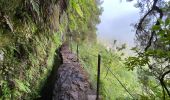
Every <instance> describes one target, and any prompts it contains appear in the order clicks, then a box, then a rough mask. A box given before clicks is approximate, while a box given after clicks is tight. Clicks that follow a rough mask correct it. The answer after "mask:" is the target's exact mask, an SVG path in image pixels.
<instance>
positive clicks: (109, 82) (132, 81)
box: [73, 44, 140, 100]
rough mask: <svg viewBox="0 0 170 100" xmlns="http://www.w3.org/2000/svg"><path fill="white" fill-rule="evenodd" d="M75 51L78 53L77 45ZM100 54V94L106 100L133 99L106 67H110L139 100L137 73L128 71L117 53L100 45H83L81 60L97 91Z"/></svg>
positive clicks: (80, 46)
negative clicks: (99, 55) (99, 56)
mask: <svg viewBox="0 0 170 100" xmlns="http://www.w3.org/2000/svg"><path fill="white" fill-rule="evenodd" d="M73 50H74V52H75V53H76V44H73ZM98 54H101V78H100V81H101V86H100V93H101V95H102V96H103V98H104V100H116V99H117V100H124V99H126V100H127V99H132V97H131V96H130V95H129V94H128V93H127V91H125V89H124V88H123V87H122V86H121V84H120V83H119V82H118V81H117V80H116V78H115V77H114V76H113V75H112V74H111V73H110V72H109V71H108V69H107V68H106V67H109V69H110V70H111V71H112V73H113V74H115V75H116V76H117V78H118V79H119V80H120V81H121V82H122V83H123V84H124V86H126V88H127V89H128V91H129V92H130V93H131V94H132V95H133V96H134V97H135V98H137V97H138V93H139V92H140V85H139V84H138V82H137V76H136V73H135V72H132V71H128V70H127V69H126V66H125V65H124V64H123V61H122V60H121V58H120V56H119V55H118V54H117V53H114V52H112V51H107V50H106V49H105V47H103V46H102V45H100V44H93V45H92V44H81V45H79V58H80V61H81V63H82V64H83V66H84V68H85V69H86V70H87V72H88V73H89V76H90V81H91V83H92V85H93V87H94V88H95V89H96V80H97V61H98V60H97V59H98V58H97V56H98Z"/></svg>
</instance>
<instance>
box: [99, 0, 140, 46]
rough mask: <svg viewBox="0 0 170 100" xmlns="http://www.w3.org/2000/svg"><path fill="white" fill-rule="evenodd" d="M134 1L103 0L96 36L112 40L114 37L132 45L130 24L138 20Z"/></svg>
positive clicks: (132, 34) (132, 33) (132, 36)
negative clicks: (102, 9)
mask: <svg viewBox="0 0 170 100" xmlns="http://www.w3.org/2000/svg"><path fill="white" fill-rule="evenodd" d="M134 3H135V2H126V0H122V2H120V0H104V3H103V4H102V7H103V8H104V11H103V14H102V15H101V16H100V18H101V23H100V24H99V25H98V26H97V28H98V38H99V39H100V40H101V39H102V40H108V41H113V40H114V39H116V40H118V41H121V42H123V43H127V44H128V45H131V46H132V45H133V43H134V42H133V40H134V35H135V33H134V32H132V30H133V27H132V26H130V24H132V23H135V22H137V21H138V20H139V10H138V9H137V8H135V7H134Z"/></svg>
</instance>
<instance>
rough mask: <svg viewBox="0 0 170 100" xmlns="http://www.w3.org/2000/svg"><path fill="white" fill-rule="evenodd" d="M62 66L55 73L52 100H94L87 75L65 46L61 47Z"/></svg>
mask: <svg viewBox="0 0 170 100" xmlns="http://www.w3.org/2000/svg"><path fill="white" fill-rule="evenodd" d="M60 53H61V57H62V65H60V66H59V68H58V71H57V78H56V82H55V86H54V90H53V100H95V98H94V97H93V95H94V93H95V92H94V90H93V89H92V88H91V85H90V83H89V81H88V74H87V73H86V72H85V70H84V69H83V68H82V65H81V64H80V63H79V62H77V57H76V55H75V54H73V53H71V52H70V50H69V47H68V45H67V44H64V45H62V46H61V50H60Z"/></svg>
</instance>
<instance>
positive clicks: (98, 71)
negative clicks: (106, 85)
mask: <svg viewBox="0 0 170 100" xmlns="http://www.w3.org/2000/svg"><path fill="white" fill-rule="evenodd" d="M100 64H101V55H100V54H98V70H97V94H96V100H99V88H100Z"/></svg>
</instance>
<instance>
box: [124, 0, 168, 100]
mask: <svg viewBox="0 0 170 100" xmlns="http://www.w3.org/2000/svg"><path fill="white" fill-rule="evenodd" d="M128 1H132V0H128ZM135 6H136V7H139V8H140V11H141V16H142V17H141V19H140V21H139V23H137V24H135V25H134V27H135V29H136V43H137V46H136V47H135V48H133V50H134V51H135V52H136V53H137V55H136V56H135V57H129V58H128V59H127V62H126V64H127V65H128V66H129V68H130V69H132V70H133V68H134V67H137V68H138V70H140V73H139V76H140V79H143V81H144V80H145V81H146V80H147V79H146V77H147V78H149V77H150V76H152V77H154V79H155V81H156V82H155V84H158V87H157V88H154V89H155V90H156V91H154V90H153V87H154V86H153V85H152V86H151V84H149V80H148V81H147V83H148V84H149V85H148V84H147V87H148V88H149V89H147V90H145V92H146V91H147V92H149V93H150V94H151V95H152V96H153V98H155V94H156V92H158V91H160V90H159V85H160V86H161V87H162V94H161V95H162V98H163V99H165V98H168V96H169V97H170V90H169V88H170V82H169V77H170V52H169V50H170V38H169V37H170V18H169V15H170V9H169V8H170V2H168V1H165V0H137V4H136V5H135ZM142 66H143V67H142ZM141 71H142V72H144V73H145V75H144V74H142V73H141ZM141 77H143V78H141ZM144 77H145V78H144ZM143 84H145V86H146V82H143ZM161 95H160V96H161ZM156 96H158V95H156Z"/></svg>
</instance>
